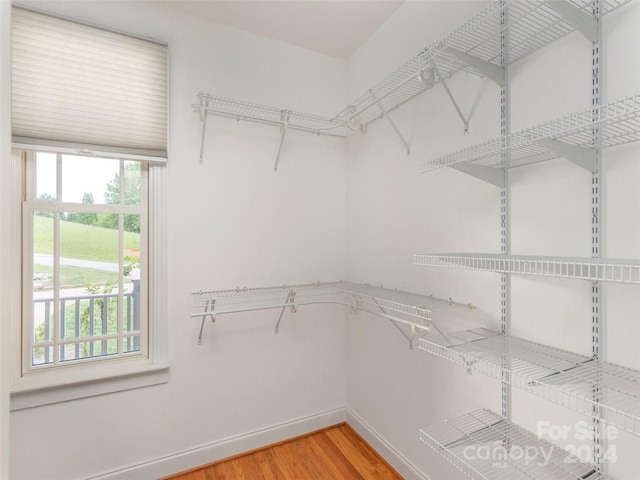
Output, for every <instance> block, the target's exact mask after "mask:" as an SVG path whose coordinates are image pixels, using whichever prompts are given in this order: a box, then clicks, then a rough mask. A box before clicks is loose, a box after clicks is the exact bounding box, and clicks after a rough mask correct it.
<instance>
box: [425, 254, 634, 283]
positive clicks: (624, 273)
mask: <svg viewBox="0 0 640 480" xmlns="http://www.w3.org/2000/svg"><path fill="white" fill-rule="evenodd" d="M414 264H415V265H417V266H423V267H442V268H453V269H464V270H479V271H490V272H497V273H512V274H522V275H535V276H546V277H558V278H571V279H579V280H587V281H591V282H597V281H603V282H617V283H629V284H640V262H639V261H637V260H621V259H596V258H568V257H536V256H524V255H498V254H495V255H491V254H458V253H447V254H416V255H415V256H414Z"/></svg>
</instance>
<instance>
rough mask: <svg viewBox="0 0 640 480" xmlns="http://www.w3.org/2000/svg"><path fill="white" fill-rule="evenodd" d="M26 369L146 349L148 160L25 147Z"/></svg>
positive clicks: (139, 352) (141, 352)
mask: <svg viewBox="0 0 640 480" xmlns="http://www.w3.org/2000/svg"><path fill="white" fill-rule="evenodd" d="M25 162H26V163H25V170H24V171H25V172H26V179H27V181H26V182H25V184H24V185H25V187H24V188H25V192H24V199H25V202H24V206H23V218H22V225H23V235H22V238H23V249H22V251H23V284H24V287H23V302H24V304H23V329H24V331H23V338H24V339H25V342H24V343H25V344H24V347H23V348H24V354H23V371H24V372H29V371H33V370H38V369H43V368H48V367H55V366H60V365H64V364H67V363H70V362H87V361H97V360H108V359H115V358H122V357H124V356H142V357H146V355H147V351H148V349H147V340H148V335H147V325H148V316H147V312H148V308H147V298H148V295H147V291H148V282H147V271H148V268H147V264H148V262H147V252H148V247H147V231H148V229H147V225H148V220H147V218H148V215H147V213H148V211H147V209H148V207H147V205H148V201H147V197H148V195H147V185H148V182H147V166H146V164H144V163H141V162H132V161H125V160H118V159H110V158H95V157H91V158H86V157H81V156H74V155H63V154H60V153H57V154H56V153H44V152H35V153H32V152H29V153H28V154H26V155H25Z"/></svg>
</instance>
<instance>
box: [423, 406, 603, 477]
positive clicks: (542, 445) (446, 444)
mask: <svg viewBox="0 0 640 480" xmlns="http://www.w3.org/2000/svg"><path fill="white" fill-rule="evenodd" d="M420 440H421V441H422V442H424V443H425V444H427V445H428V446H429V447H431V448H433V449H434V450H435V451H436V452H438V453H439V454H440V455H442V456H443V457H444V458H445V459H446V460H447V461H449V462H450V463H451V464H453V465H454V466H455V467H457V468H458V469H459V470H460V471H462V472H463V473H464V474H465V475H467V476H468V477H469V478H472V479H483V480H525V479H528V480H531V479H553V480H612V477H610V476H608V475H605V474H603V473H602V472H600V471H598V470H595V469H594V467H593V466H592V465H589V464H587V463H584V462H581V461H579V460H578V459H577V458H575V457H572V456H570V455H569V454H568V453H567V451H566V450H564V449H562V448H560V447H558V446H557V445H553V444H552V443H550V442H548V441H546V440H542V439H540V438H538V437H536V436H535V435H534V434H532V433H531V432H529V431H527V430H525V429H523V428H522V427H519V426H518V425H515V424H514V423H512V422H509V421H507V420H505V419H504V418H503V417H501V416H500V415H497V414H496V413H494V412H492V411H490V410H486V409H482V410H477V411H474V412H471V413H468V414H465V415H462V416H460V417H457V418H455V419H452V420H448V421H446V422H443V423H441V424H437V425H434V426H431V427H428V428H425V429H421V430H420Z"/></svg>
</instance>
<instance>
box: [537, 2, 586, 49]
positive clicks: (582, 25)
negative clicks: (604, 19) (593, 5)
mask: <svg viewBox="0 0 640 480" xmlns="http://www.w3.org/2000/svg"><path fill="white" fill-rule="evenodd" d="M544 3H546V4H547V5H548V6H549V8H551V9H552V10H554V11H555V12H556V13H558V14H559V15H560V16H561V17H562V18H563V19H564V20H565V21H566V22H567V23H569V24H570V25H571V26H572V27H573V28H575V29H576V30H577V31H579V32H580V33H581V34H582V35H583V36H584V37H585V38H586V39H587V40H589V41H590V42H591V43H596V42H597V41H598V21H597V20H596V18H595V17H594V16H593V15H589V14H588V13H586V12H584V11H583V10H581V9H579V8H578V7H576V6H575V5H573V4H571V3H570V2H567V1H566V0H547V1H545V2H544Z"/></svg>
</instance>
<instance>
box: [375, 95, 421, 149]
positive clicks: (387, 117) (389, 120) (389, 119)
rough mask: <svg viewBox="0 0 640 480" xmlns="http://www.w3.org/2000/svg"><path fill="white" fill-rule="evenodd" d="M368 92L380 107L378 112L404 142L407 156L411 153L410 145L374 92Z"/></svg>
mask: <svg viewBox="0 0 640 480" xmlns="http://www.w3.org/2000/svg"><path fill="white" fill-rule="evenodd" d="M370 93H371V98H372V99H373V101H374V102H376V105H378V108H379V109H380V113H382V116H383V117H384V118H386V119H387V122H389V125H391V128H393V129H394V130H395V132H396V134H397V135H398V137H399V138H400V140H401V141H402V143H403V144H404V146H405V148H406V149H407V156H409V155H411V147H410V145H409V142H407V141H406V140H405V139H404V137H403V136H402V133H400V130H399V129H398V127H397V126H396V124H395V123H394V122H393V120H391V117H390V116H389V114H388V113H387V111H386V110H385V109H384V107H383V106H382V104H381V103H380V101H379V100H378V99H377V98H376V96H375V95H374V93H373V92H370Z"/></svg>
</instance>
